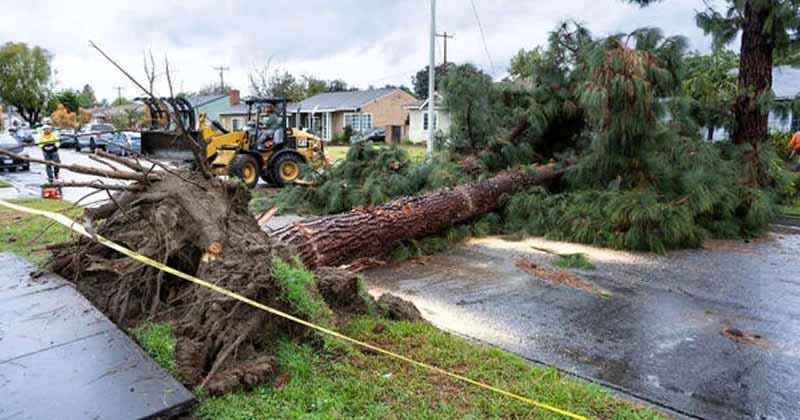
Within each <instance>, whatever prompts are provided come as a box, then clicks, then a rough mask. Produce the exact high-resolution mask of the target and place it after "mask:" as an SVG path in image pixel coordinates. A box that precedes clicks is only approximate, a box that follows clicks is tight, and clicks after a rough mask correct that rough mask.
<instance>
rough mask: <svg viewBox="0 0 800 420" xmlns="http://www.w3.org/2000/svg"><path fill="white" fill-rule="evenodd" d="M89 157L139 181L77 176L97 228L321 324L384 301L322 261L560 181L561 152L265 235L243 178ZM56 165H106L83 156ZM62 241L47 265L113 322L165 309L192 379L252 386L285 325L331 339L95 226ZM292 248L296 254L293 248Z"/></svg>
mask: <svg viewBox="0 0 800 420" xmlns="http://www.w3.org/2000/svg"><path fill="white" fill-rule="evenodd" d="M0 154H7V155H8V154H10V152H7V151H3V150H0ZM21 158H24V157H21ZM95 158H96V159H98V160H102V161H103V162H104V163H105V164H107V166H109V167H110V168H117V169H114V170H111V169H109V171H110V172H109V173H110V174H113V175H114V176H115V177H116V178H123V176H122V175H124V178H123V179H127V180H129V181H131V182H130V183H129V184H126V185H124V186H125V187H126V188H119V187H120V186H119V185H106V184H104V183H102V182H101V181H100V180H98V181H97V182H92V183H85V184H82V185H83V186H87V187H90V188H94V189H96V190H98V191H101V192H102V191H103V190H105V192H107V194H108V200H107V202H106V203H105V204H104V205H102V206H100V207H97V208H90V209H87V210H86V211H85V212H84V214H83V219H84V222H85V223H86V224H87V225H88V226H90V227H91V228H92V229H93V230H94V231H95V232H96V233H98V234H100V235H102V236H104V237H106V238H108V239H110V240H112V241H114V242H116V243H119V244H121V245H123V246H125V247H127V248H130V249H133V250H135V251H137V252H139V253H141V254H143V255H146V256H148V257H150V258H152V259H155V260H157V261H160V262H162V263H164V264H166V265H168V266H171V267H174V268H176V269H179V270H181V271H184V272H186V273H189V274H192V275H195V276H197V277H200V278H202V279H204V280H206V281H209V282H212V283H214V284H216V285H218V286H221V287H223V288H226V289H228V290H231V291H234V292H236V293H239V294H241V295H243V296H245V297H247V298H250V299H253V300H255V301H258V302H262V303H264V304H267V305H269V306H272V307H275V308H278V309H281V310H283V311H286V312H288V313H291V314H294V315H296V316H299V317H301V318H304V319H308V320H310V321H313V322H316V323H318V324H321V325H324V326H335V325H336V323H337V320H338V319H340V317H342V316H344V317H345V318H346V317H349V316H350V315H352V314H354V313H356V314H357V313H367V312H368V311H370V308H374V307H379V308H380V307H381V305H379V303H380V302H377V303H376V302H371V298H369V296H365V294H364V293H363V291H362V290H360V286H359V282H358V281H357V278H356V277H355V276H354V275H352V274H348V273H345V272H342V271H341V270H339V271H337V270H335V269H330V268H325V267H328V266H338V265H340V264H345V263H348V262H351V261H354V260H356V259H358V258H361V257H367V256H376V255H380V254H382V253H385V252H386V251H388V250H389V249H390V247H391V246H392V245H393V244H395V243H397V242H399V241H402V240H404V239H412V238H419V237H422V236H426V235H430V234H433V233H436V232H439V231H441V230H443V229H446V228H448V227H450V226H452V225H453V224H456V223H461V222H465V221H467V220H470V219H473V218H476V217H478V216H481V215H482V214H484V213H486V212H489V211H492V210H494V209H496V208H497V206H498V200H499V199H500V197H501V196H503V195H505V194H508V193H513V192H516V191H520V190H523V189H525V188H527V187H530V186H533V185H543V186H547V185H552V184H553V183H555V182H558V181H559V180H560V179H561V177H562V175H563V173H564V171H563V170H556V169H555V168H554V167H553V166H545V167H541V168H538V169H536V170H531V171H529V172H526V171H513V172H504V173H501V174H499V175H497V176H495V177H493V178H490V179H487V180H484V181H480V182H474V183H471V184H466V185H462V186H459V187H455V188H445V189H440V190H437V191H432V192H429V193H426V194H422V195H418V196H414V197H406V198H401V199H397V200H394V201H392V202H389V203H386V204H384V205H381V206H374V207H361V208H356V209H354V210H352V211H351V212H348V213H344V214H340V215H332V216H327V217H321V218H313V219H309V220H304V221H301V222H298V223H295V224H293V225H290V226H288V227H286V228H284V229H281V230H279V231H278V232H276V233H275V234H274V235H272V236H268V235H267V234H266V233H264V232H263V231H262V230H261V229H260V227H259V226H258V224H257V222H256V220H255V219H254V218H253V217H252V215H251V214H250V213H249V212H248V202H249V201H250V194H249V191H248V190H247V189H246V188H245V187H244V186H243V185H242V184H241V183H239V182H237V181H229V180H224V179H219V178H214V177H211V178H206V177H205V176H204V175H203V174H202V173H200V172H199V171H188V170H182V171H175V170H167V169H161V170H158V169H154V168H153V165H152V164H147V161H146V160H145V159H143V158H140V159H126V158H119V157H113V158H111V157H108V156H105V155H104V154H102V153H100V154H98V155H96V156H95ZM122 167H124V168H125V169H121V168H122ZM62 168H63V169H65V170H69V171H73V172H77V173H84V174H92V175H98V174H97V173H96V171H97V170H96V169H93V168H89V167H83V166H80V165H69V166H68V165H63V166H62ZM103 175H107V174H103ZM65 185H70V184H68V183H67V184H65ZM55 248H56V249H57V250H56V251H55V253H54V256H53V260H52V262H51V264H50V269H51V270H52V271H54V272H56V273H58V274H61V275H62V276H64V277H65V278H68V279H71V280H73V281H74V282H75V284H76V285H77V287H78V289H79V290H80V291H81V292H82V293H83V294H84V295H85V296H87V297H88V298H89V299H90V300H91V301H92V303H94V304H95V305H96V306H97V307H98V308H100V309H101V310H103V312H104V313H106V314H107V315H108V316H109V318H111V319H112V320H113V321H114V322H116V323H117V324H119V325H121V326H123V327H126V328H127V327H130V326H135V325H139V324H141V323H142V322H145V321H166V322H169V323H170V324H171V325H172V326H173V330H174V332H175V335H176V338H177V348H176V362H177V372H178V376H179V378H180V379H181V380H182V381H183V382H184V383H186V384H187V385H189V386H192V387H197V388H202V389H205V390H207V391H209V392H211V393H215V394H216V393H222V392H226V391H228V390H231V389H236V388H249V387H251V386H253V385H255V384H258V383H261V382H263V381H264V380H266V379H267V378H269V377H271V376H272V375H274V373H275V372H274V367H273V362H272V356H273V354H274V349H275V345H276V343H277V342H279V341H280V340H281V339H283V338H286V337H291V338H293V339H295V340H302V341H310V342H312V343H320V344H322V343H324V341H323V340H321V339H320V337H318V336H317V335H316V334H314V333H312V332H310V331H309V330H307V329H306V328H304V327H300V326H297V325H295V324H293V323H291V322H289V321H286V320H284V319H282V318H277V317H275V316H271V315H269V314H266V313H264V312H261V311H260V310H258V309H255V308H252V307H250V306H248V305H246V304H243V303H241V302H239V301H237V300H234V299H231V298H228V297H226V296H221V295H219V294H217V293H216V292H214V291H211V290H209V289H206V288H203V287H201V286H198V285H195V284H193V283H189V282H186V281H184V280H181V279H177V278H174V277H172V276H171V275H168V274H165V273H164V272H162V271H160V270H157V269H155V268H152V267H149V266H147V265H144V264H142V263H139V262H137V261H135V260H132V259H130V258H128V257H125V256H123V255H121V254H119V253H117V252H116V251H113V250H111V249H109V248H107V247H105V246H103V245H101V244H99V243H97V242H94V241H93V240H91V239H89V238H85V237H75V238H74V239H73V240H71V241H70V242H68V243H66V244H61V245H60V246H58V247H55ZM295 255H297V256H299V259H297V260H296V261H297V262H292V259H294V256H295ZM301 262H302V263H304V264H305V265H306V266H307V267H308V268H311V269H317V278H316V279H315V278H314V277H310V276H308V275H307V274H304V273H305V271H304V270H302V269H301V265H302V264H301ZM387 310H388V309H387Z"/></svg>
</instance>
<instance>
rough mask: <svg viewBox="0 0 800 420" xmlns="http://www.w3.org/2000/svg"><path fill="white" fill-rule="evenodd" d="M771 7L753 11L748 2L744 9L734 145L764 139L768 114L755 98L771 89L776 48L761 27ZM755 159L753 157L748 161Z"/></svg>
mask: <svg viewBox="0 0 800 420" xmlns="http://www.w3.org/2000/svg"><path fill="white" fill-rule="evenodd" d="M771 8H772V6H769V5H765V6H761V7H754V6H753V2H752V1H748V2H747V3H746V4H745V8H744V22H743V23H742V46H741V51H740V54H741V59H740V62H739V94H738V96H737V98H736V103H735V104H734V114H735V117H736V127H735V128H734V131H733V141H734V143H736V144H745V143H750V144H752V145H753V146H754V148H755V147H757V146H758V143H760V142H762V141H764V140H765V139H766V138H767V134H768V133H767V122H768V120H769V116H768V112H767V110H762V109H760V108H759V106H758V103H757V102H758V98H759V96H760V95H761V94H762V93H763V92H764V91H768V90H770V89H771V88H772V52H773V49H774V48H775V44H774V40H773V39H772V38H771V36H770V34H768V33H764V26H765V24H766V20H767V17H768V16H769V13H770V9H771ZM755 157H757V155H755V153H753V156H751V158H755Z"/></svg>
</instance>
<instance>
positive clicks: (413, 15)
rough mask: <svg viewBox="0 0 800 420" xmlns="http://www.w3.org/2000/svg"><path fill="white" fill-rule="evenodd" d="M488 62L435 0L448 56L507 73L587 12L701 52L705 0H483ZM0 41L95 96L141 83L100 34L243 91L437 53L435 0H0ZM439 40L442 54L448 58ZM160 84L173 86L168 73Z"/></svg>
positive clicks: (604, 27) (125, 49) (353, 76)
mask: <svg viewBox="0 0 800 420" xmlns="http://www.w3.org/2000/svg"><path fill="white" fill-rule="evenodd" d="M474 2H475V6H476V8H477V11H478V16H479V18H480V20H481V23H482V24H483V30H484V33H485V36H486V44H487V47H488V51H489V55H490V56H491V62H493V67H492V64H491V63H490V61H489V58H488V57H487V54H486V52H485V50H484V46H483V43H482V41H481V35H480V31H479V29H478V25H477V23H476V19H475V15H474V13H473V9H472V6H471V4H470V0H439V1H437V7H438V10H437V25H438V28H437V29H438V30H439V31H448V32H450V33H454V34H455V39H453V40H450V42H449V43H448V58H449V60H450V61H454V62H467V61H468V62H472V63H474V64H476V65H478V66H480V67H481V68H483V69H484V70H486V71H487V72H490V73H493V74H494V76H495V77H498V78H499V77H502V76H503V74H504V73H505V72H506V68H507V67H508V62H509V59H510V58H511V56H513V55H514V53H516V52H517V51H518V50H519V49H520V48H531V47H534V46H536V45H540V44H542V43H543V42H544V41H545V39H546V37H547V33H548V31H550V30H552V29H553V28H554V27H555V26H556V24H557V23H558V22H560V21H561V20H564V19H567V18H572V19H577V20H579V21H582V22H584V23H585V24H587V25H588V27H589V29H590V30H591V31H592V32H593V33H594V34H595V35H604V34H610V33H615V32H622V31H630V30H633V29H635V28H638V27H642V26H658V27H660V28H662V29H663V30H664V32H665V34H667V35H673V34H683V35H685V36H687V37H688V38H689V41H690V47H691V49H693V50H700V51H706V50H708V48H709V45H710V40H709V39H708V38H706V37H704V36H703V33H702V32H701V31H700V30H698V29H697V27H696V26H695V24H694V14H695V11H696V10H700V9H703V7H704V6H703V2H702V0H665V1H664V2H662V3H660V4H657V5H655V6H651V7H649V8H645V9H640V8H638V7H635V6H631V5H628V4H626V3H624V2H623V1H621V0H561V1H553V0H474ZM0 6H1V7H0V10H2V12H0V13H1V14H2V16H3V19H2V20H3V23H2V25H0V41H2V42H6V41H22V42H26V43H29V44H35V45H39V46H42V47H44V48H46V49H47V50H49V51H50V52H51V53H52V54H53V66H54V68H55V70H56V71H57V75H56V80H57V88H59V89H63V88H78V89H79V88H81V87H82V86H83V85H84V84H86V83H89V84H90V85H91V86H92V87H93V88H94V89H95V91H96V92H97V96H98V99H100V98H108V99H109V100H111V99H113V98H115V97H116V91H115V90H114V88H113V87H114V86H117V85H120V86H124V87H125V90H124V91H123V96H128V97H132V96H136V95H138V94H139V92H138V91H137V90H136V89H135V87H134V86H133V85H132V84H130V83H129V82H128V81H127V80H126V79H125V78H124V77H123V76H122V75H121V74H120V73H119V72H118V71H117V70H116V69H115V68H113V67H112V66H111V65H110V64H109V63H108V62H106V61H105V60H103V59H102V57H100V56H99V55H98V54H97V52H95V51H94V50H92V49H91V48H90V47H89V46H88V41H89V40H93V41H95V42H96V43H97V44H99V45H100V46H101V47H103V48H104V49H106V51H107V52H108V53H109V54H110V55H111V56H112V57H114V58H116V59H118V60H119V62H120V63H121V64H122V65H123V66H125V67H126V68H128V69H129V70H130V71H132V72H133V74H134V75H135V76H136V77H138V78H140V79H142V80H143V79H144V77H143V76H144V71H143V68H142V51H143V50H144V49H147V48H151V49H152V51H153V53H154V55H155V56H156V59H157V61H159V63H158V65H159V66H161V65H162V62H163V58H164V56H165V55H167V56H168V57H169V60H170V66H171V68H172V70H173V72H174V74H173V82H174V84H175V88H176V89H177V90H183V91H192V90H197V89H199V88H201V87H202V86H203V85H206V84H209V83H212V82H218V80H219V76H218V74H217V73H216V72H215V70H214V69H212V66H219V65H222V66H226V67H230V71H227V72H225V81H226V83H227V84H231V85H233V86H234V87H235V88H239V89H241V90H242V91H243V92H244V93H247V91H248V90H249V88H248V82H247V75H248V73H249V72H250V71H251V70H252V69H253V68H256V67H260V66H263V65H265V64H266V63H267V62H268V61H269V60H270V59H271V66H272V68H280V69H285V70H288V71H290V72H291V73H293V74H295V75H302V74H310V75H315V76H317V77H321V78H324V79H333V78H341V79H344V80H345V81H346V82H348V83H349V84H350V85H354V86H357V87H360V88H367V87H368V86H369V85H374V86H376V87H380V86H383V85H385V84H387V83H391V84H406V85H410V81H411V76H412V75H413V74H414V73H415V72H416V71H417V70H418V69H420V68H421V67H423V66H424V65H425V64H427V61H428V40H427V36H428V31H429V29H428V28H429V26H428V25H429V14H428V13H429V1H428V0H336V1H327V0H293V1H265V0H260V1H257V0H252V1H248V0H229V1H223V0H217V1H214V0H193V1H177V0H175V1H172V0H136V1H122V0H114V1H110V0H98V1H90V0H84V1H82V0H70V1H64V0H52V1H51V0H27V1H18V0H0ZM441 47H442V43H441V40H439V41H437V62H441V61H442V48H441ZM161 82H162V83H159V84H158V85H157V90H160V93H161V94H166V93H167V92H166V83H165V81H164V80H163V78H162V80H161Z"/></svg>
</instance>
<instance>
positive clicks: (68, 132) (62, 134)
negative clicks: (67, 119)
mask: <svg viewBox="0 0 800 420" xmlns="http://www.w3.org/2000/svg"><path fill="white" fill-rule="evenodd" d="M56 133H57V134H58V139H59V140H60V141H61V148H62V149H76V148H77V147H78V139H77V138H76V137H75V130H74V129H71V128H60V129H58V130H56Z"/></svg>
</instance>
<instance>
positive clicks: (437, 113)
mask: <svg viewBox="0 0 800 420" xmlns="http://www.w3.org/2000/svg"><path fill="white" fill-rule="evenodd" d="M436 98H437V100H436V104H435V105H434V110H433V112H434V113H433V130H434V131H435V132H436V133H437V134H439V135H445V136H446V135H448V134H449V133H450V124H451V120H450V113H449V112H447V110H446V109H445V108H444V107H443V106H442V105H441V102H442V99H441V97H440V96H439V95H438V94H437V95H436ZM405 109H407V110H408V120H409V121H408V126H409V128H408V140H411V142H413V143H423V142H426V141H428V123H429V121H428V117H429V113H428V100H427V99H425V100H419V101H416V102H414V103H412V104H409V105H406V106H405Z"/></svg>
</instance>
